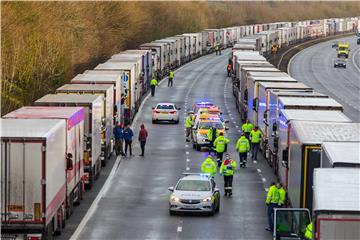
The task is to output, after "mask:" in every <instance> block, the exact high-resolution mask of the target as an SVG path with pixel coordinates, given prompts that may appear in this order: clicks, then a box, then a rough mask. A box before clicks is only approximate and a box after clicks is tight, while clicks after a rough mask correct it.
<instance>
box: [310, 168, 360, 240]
mask: <svg viewBox="0 0 360 240" xmlns="http://www.w3.org/2000/svg"><path fill="white" fill-rule="evenodd" d="M359 176H360V169H359V168H318V169H315V171H314V185H313V189H314V199H313V201H314V207H313V212H314V214H313V216H314V217H313V223H314V227H313V238H314V239H317V240H330V239H331V240H345V239H346V240H358V239H360V197H359V196H360V188H359V186H360V177H359ZM334 193H338V194H334Z"/></svg>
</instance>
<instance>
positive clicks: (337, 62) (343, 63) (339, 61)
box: [334, 58, 346, 68]
mask: <svg viewBox="0 0 360 240" xmlns="http://www.w3.org/2000/svg"><path fill="white" fill-rule="evenodd" d="M336 67H342V68H346V61H345V60H344V59H341V58H338V59H335V61H334V68H336Z"/></svg>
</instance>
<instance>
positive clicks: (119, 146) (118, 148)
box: [114, 123, 148, 157]
mask: <svg viewBox="0 0 360 240" xmlns="http://www.w3.org/2000/svg"><path fill="white" fill-rule="evenodd" d="M114 136H115V153H116V156H118V155H122V156H124V157H127V153H128V150H129V153H130V157H132V156H133V152H132V142H133V137H134V132H133V130H132V129H131V126H130V124H126V125H125V127H124V126H123V124H121V123H118V124H116V126H115V128H114ZM147 137H148V132H147V130H146V129H145V125H144V124H141V126H140V130H139V134H138V140H139V142H140V148H141V154H140V156H142V157H143V156H144V154H145V144H146V139H147ZM124 143H125V151H124Z"/></svg>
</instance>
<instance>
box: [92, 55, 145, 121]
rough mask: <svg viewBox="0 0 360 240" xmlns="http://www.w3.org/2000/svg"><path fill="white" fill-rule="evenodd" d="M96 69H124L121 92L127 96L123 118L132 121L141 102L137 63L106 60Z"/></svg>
mask: <svg viewBox="0 0 360 240" xmlns="http://www.w3.org/2000/svg"><path fill="white" fill-rule="evenodd" d="M95 70H102V71H123V74H122V75H121V94H123V96H124V97H125V104H124V112H123V115H124V116H123V118H124V122H130V121H132V119H133V118H134V116H135V112H136V110H137V107H139V104H136V103H137V102H138V101H139V97H140V96H138V93H137V91H136V87H137V86H136V80H135V79H136V78H135V64H134V63H131V62H105V63H103V64H99V65H97V66H96V67H95Z"/></svg>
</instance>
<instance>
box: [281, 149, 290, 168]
mask: <svg viewBox="0 0 360 240" xmlns="http://www.w3.org/2000/svg"><path fill="white" fill-rule="evenodd" d="M281 165H282V166H283V167H285V168H288V166H289V148H286V149H284V150H283V152H282V162H281Z"/></svg>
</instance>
